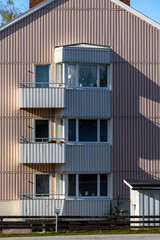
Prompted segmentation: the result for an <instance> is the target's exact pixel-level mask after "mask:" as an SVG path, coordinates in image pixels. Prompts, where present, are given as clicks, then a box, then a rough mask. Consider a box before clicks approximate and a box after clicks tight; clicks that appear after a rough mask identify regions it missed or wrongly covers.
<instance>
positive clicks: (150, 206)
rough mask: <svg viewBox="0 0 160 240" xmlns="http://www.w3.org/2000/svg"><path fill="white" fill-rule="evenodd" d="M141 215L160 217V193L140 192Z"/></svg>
mask: <svg viewBox="0 0 160 240" xmlns="http://www.w3.org/2000/svg"><path fill="white" fill-rule="evenodd" d="M139 215H141V216H159V215H160V192H159V191H140V192H139Z"/></svg>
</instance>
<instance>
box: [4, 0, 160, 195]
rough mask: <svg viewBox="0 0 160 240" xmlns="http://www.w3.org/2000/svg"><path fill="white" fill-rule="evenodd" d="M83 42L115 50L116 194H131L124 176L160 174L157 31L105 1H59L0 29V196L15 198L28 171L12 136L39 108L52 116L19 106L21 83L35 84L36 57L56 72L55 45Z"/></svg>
mask: <svg viewBox="0 0 160 240" xmlns="http://www.w3.org/2000/svg"><path fill="white" fill-rule="evenodd" d="M82 42H83V43H88V44H97V45H103V46H110V47H111V49H112V51H111V62H112V63H113V94H112V96H111V116H113V125H114V127H113V129H114V136H113V148H112V160H111V163H112V169H111V170H112V171H113V179H114V185H113V190H114V198H115V199H116V198H119V199H128V198H129V190H128V189H127V186H125V185H124V184H123V179H124V178H128V179H131V178H134V179H143V178H144V179H148V178H151V177H153V178H157V179H159V178H160V174H159V173H160V164H159V159H160V151H159V145H158V142H159V136H160V129H159V119H160V118H159V103H160V100H159V92H160V91H159V90H160V89H159V88H160V87H159V86H160V66H159V65H160V51H159V50H160V32H159V30H158V29H156V28H155V27H153V26H151V25H150V24H148V23H146V22H145V21H142V20H141V19H139V18H138V17H136V16H134V15H132V14H131V13H128V12H127V11H125V10H124V9H122V8H120V7H118V6H117V5H116V4H113V3H112V2H111V1H110V0H101V1H97V0H89V1H88V0H84V1H82V0H76V1H75V0H64V1H61V0H57V1H55V2H53V3H52V4H49V5H48V6H46V7H45V8H43V9H41V10H39V11H37V12H36V13H34V14H32V15H31V16H29V17H27V18H26V19H23V20H22V21H20V22H18V23H16V24H15V25H13V26H11V27H10V28H8V29H6V30H4V31H2V32H1V33H0V96H1V102H0V118H1V119H0V124H1V125H0V126H1V133H0V153H1V155H0V156H1V157H0V158H1V160H0V173H1V176H0V177H1V181H0V182H1V187H0V198H1V199H16V198H18V192H19V187H17V186H19V185H20V180H21V182H23V181H22V179H23V177H21V176H23V174H24V175H25V173H27V174H29V173H30V172H32V171H33V169H28V168H27V167H26V166H19V149H18V144H17V139H18V138H19V137H20V136H21V135H24V133H25V132H27V131H29V129H28V128H27V126H28V125H27V124H28V122H30V120H31V118H33V117H34V116H40V115H41V111H42V112H43V111H44V115H43V116H46V117H49V116H51V117H53V116H54V113H53V111H49V112H48V113H47V111H46V110H37V109H35V112H34V111H33V110H32V111H31V110H29V111H22V110H20V109H19V82H22V81H23V82H28V81H29V82H32V77H33V69H32V64H33V63H37V64H40V63H45V64H47V63H48V64H50V63H51V64H52V65H53V76H54V59H55V52H54V48H55V46H63V45H67V44H78V43H82ZM53 78H54V77H53ZM47 114H48V115H47ZM141 128H142V129H143V131H141ZM125 129H127V130H128V131H126V130H125ZM137 132H138V133H139V134H140V135H139V134H138V133H137ZM151 139H152V140H154V141H153V142H154V144H153V142H151V141H150V140H151ZM126 143H127V145H126ZM149 143H151V144H149ZM137 149H138V150H137ZM134 165H135V166H134ZM132 166H134V170H133V169H132ZM41 168H42V170H44V169H43V168H44V167H43V166H42V167H41ZM45 170H46V171H50V169H45ZM13 182H14V183H15V184H14V187H13V185H12V183H13ZM24 184H25V183H24ZM2 186H3V187H2ZM21 188H22V189H23V188H25V186H23V185H22V183H21Z"/></svg>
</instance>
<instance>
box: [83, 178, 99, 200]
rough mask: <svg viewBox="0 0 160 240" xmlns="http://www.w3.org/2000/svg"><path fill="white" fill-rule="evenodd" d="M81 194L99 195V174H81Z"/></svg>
mask: <svg viewBox="0 0 160 240" xmlns="http://www.w3.org/2000/svg"><path fill="white" fill-rule="evenodd" d="M79 196H86V197H87V196H92V197H93V196H97V175H96V174H92V175H86V174H84V175H82V174H80V175H79Z"/></svg>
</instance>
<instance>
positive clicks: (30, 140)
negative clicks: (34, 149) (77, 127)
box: [19, 137, 65, 143]
mask: <svg viewBox="0 0 160 240" xmlns="http://www.w3.org/2000/svg"><path fill="white" fill-rule="evenodd" d="M19 143H65V139H64V138H24V137H21V138H20V141H19Z"/></svg>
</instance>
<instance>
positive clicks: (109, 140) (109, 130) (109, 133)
mask: <svg viewBox="0 0 160 240" xmlns="http://www.w3.org/2000/svg"><path fill="white" fill-rule="evenodd" d="M70 119H71V118H69V119H67V138H66V139H67V142H68V143H85V144H91V143H93V144H97V143H100V144H111V133H112V129H109V128H111V123H110V121H111V120H110V119H74V120H76V141H69V139H68V133H69V128H68V125H69V120H70ZM79 120H96V121H97V141H96V142H83V141H79ZM101 120H106V121H107V142H101V141H100V121H101Z"/></svg>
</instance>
